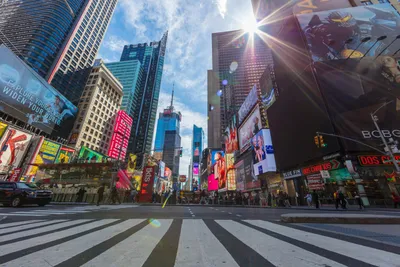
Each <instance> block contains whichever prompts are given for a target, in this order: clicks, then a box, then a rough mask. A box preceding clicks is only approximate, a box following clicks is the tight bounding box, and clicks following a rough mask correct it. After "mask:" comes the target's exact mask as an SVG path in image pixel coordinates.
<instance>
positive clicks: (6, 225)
mask: <svg viewBox="0 0 400 267" xmlns="http://www.w3.org/2000/svg"><path fill="white" fill-rule="evenodd" d="M36 222H43V220H31V221H22V222H12V223H3V224H0V229H4V228H7V227H14V226H18V225H24V224H30V223H36Z"/></svg>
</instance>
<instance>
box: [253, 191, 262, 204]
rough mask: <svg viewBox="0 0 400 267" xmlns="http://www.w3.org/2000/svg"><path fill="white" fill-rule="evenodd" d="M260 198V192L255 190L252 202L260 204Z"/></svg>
mask: <svg viewBox="0 0 400 267" xmlns="http://www.w3.org/2000/svg"><path fill="white" fill-rule="evenodd" d="M260 200H261V198H260V193H259V192H258V191H257V192H256V195H255V196H254V202H255V205H256V206H260Z"/></svg>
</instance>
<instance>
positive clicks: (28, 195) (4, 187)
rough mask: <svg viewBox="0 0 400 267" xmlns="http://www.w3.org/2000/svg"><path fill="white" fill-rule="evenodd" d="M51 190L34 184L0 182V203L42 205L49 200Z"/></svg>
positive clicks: (5, 204) (8, 204)
mask: <svg viewBox="0 0 400 267" xmlns="http://www.w3.org/2000/svg"><path fill="white" fill-rule="evenodd" d="M51 194H52V192H51V191H49V190H40V189H38V188H37V187H36V186H34V185H30V184H26V183H19V182H0V203H1V204H3V206H6V207H7V206H12V207H19V206H21V205H23V204H37V205H39V206H44V205H46V204H49V202H50V201H51Z"/></svg>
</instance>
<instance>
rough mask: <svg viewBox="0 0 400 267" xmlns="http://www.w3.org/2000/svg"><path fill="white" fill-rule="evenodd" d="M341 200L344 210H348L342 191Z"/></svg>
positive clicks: (340, 192)
mask: <svg viewBox="0 0 400 267" xmlns="http://www.w3.org/2000/svg"><path fill="white" fill-rule="evenodd" d="M339 200H340V204H342V209H344V210H347V202H346V199H345V197H344V194H343V192H342V191H339Z"/></svg>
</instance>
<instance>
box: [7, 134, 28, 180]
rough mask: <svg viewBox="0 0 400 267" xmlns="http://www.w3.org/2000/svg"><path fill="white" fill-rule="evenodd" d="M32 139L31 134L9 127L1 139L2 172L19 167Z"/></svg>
mask: <svg viewBox="0 0 400 267" xmlns="http://www.w3.org/2000/svg"><path fill="white" fill-rule="evenodd" d="M31 139H32V135H31V134H28V133H25V132H22V131H19V130H16V129H14V128H12V127H8V128H7V130H6V132H5V133H4V135H3V137H2V138H1V141H0V173H8V172H9V171H11V170H13V169H15V168H18V167H19V165H20V163H21V161H22V159H23V158H24V156H25V153H26V151H27V149H28V146H29V143H30V141H31Z"/></svg>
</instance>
